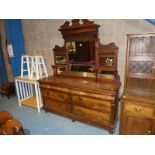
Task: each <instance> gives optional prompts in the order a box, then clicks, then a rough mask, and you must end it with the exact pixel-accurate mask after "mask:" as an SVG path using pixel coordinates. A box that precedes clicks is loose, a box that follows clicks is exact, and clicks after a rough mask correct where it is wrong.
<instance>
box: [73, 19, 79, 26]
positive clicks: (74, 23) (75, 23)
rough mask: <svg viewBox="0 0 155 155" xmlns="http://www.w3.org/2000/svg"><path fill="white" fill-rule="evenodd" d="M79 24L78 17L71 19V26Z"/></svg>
mask: <svg viewBox="0 0 155 155" xmlns="http://www.w3.org/2000/svg"><path fill="white" fill-rule="evenodd" d="M76 26H80V20H79V19H73V20H72V27H76Z"/></svg>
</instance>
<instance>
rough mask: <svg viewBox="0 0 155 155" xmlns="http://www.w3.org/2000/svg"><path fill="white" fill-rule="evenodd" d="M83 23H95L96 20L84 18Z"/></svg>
mask: <svg viewBox="0 0 155 155" xmlns="http://www.w3.org/2000/svg"><path fill="white" fill-rule="evenodd" d="M82 22H83V24H93V23H94V21H90V20H88V19H82Z"/></svg>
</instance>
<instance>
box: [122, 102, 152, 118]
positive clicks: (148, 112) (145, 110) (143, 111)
mask: <svg viewBox="0 0 155 155" xmlns="http://www.w3.org/2000/svg"><path fill="white" fill-rule="evenodd" d="M124 110H125V111H129V112H133V113H134V114H137V115H142V116H148V117H155V116H154V109H153V108H151V107H143V106H140V105H134V104H132V103H130V102H127V103H125V104H124Z"/></svg>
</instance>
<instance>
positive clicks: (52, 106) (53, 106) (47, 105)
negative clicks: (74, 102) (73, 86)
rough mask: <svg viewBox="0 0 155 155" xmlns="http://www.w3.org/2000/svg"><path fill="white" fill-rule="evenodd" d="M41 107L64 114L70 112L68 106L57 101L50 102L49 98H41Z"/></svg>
mask: <svg viewBox="0 0 155 155" xmlns="http://www.w3.org/2000/svg"><path fill="white" fill-rule="evenodd" d="M43 105H44V107H45V108H48V109H51V110H55V111H61V112H65V113H69V112H70V109H71V107H70V104H67V103H62V102H59V101H55V100H51V99H50V98H45V97H44V98H43Z"/></svg>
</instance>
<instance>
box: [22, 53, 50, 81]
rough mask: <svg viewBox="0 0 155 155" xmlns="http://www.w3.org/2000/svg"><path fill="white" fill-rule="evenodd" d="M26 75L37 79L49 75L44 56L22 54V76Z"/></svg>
mask: <svg viewBox="0 0 155 155" xmlns="http://www.w3.org/2000/svg"><path fill="white" fill-rule="evenodd" d="M24 73H25V74H24ZM25 75H27V76H28V78H30V79H36V80H38V79H40V78H44V77H48V73H47V69H46V66H45V62H44V58H43V56H29V55H23V56H22V61H21V77H24V76H25Z"/></svg>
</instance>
